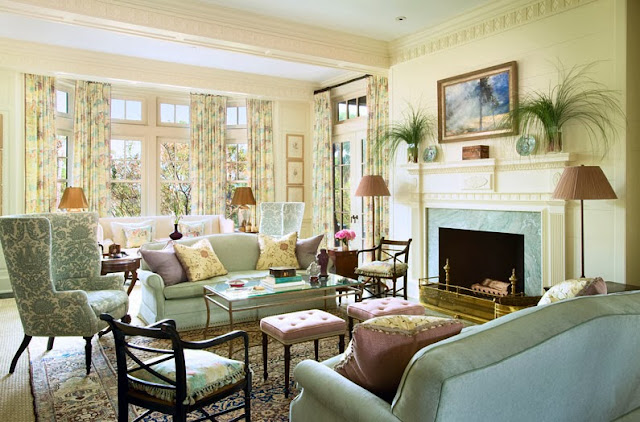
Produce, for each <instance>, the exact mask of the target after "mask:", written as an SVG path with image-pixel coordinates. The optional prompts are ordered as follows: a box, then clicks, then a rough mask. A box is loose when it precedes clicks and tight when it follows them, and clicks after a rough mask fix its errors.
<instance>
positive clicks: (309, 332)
mask: <svg viewBox="0 0 640 422" xmlns="http://www.w3.org/2000/svg"><path fill="white" fill-rule="evenodd" d="M346 329H347V324H346V322H345V321H344V320H343V319H341V318H338V317H337V316H335V315H331V314H330V313H328V312H324V311H320V310H318V309H310V310H308V311H299V312H291V313H289V314H282V315H274V316H270V317H266V318H262V319H261V320H260V330H262V365H263V370H264V379H265V380H266V379H267V344H268V342H269V338H268V337H267V336H269V337H272V338H274V339H275V340H278V341H279V342H280V343H282V344H283V345H284V382H285V385H284V396H285V397H289V364H290V362H291V345H292V344H297V343H302V342H305V341H311V340H313V345H314V349H315V355H316V356H315V357H316V360H318V340H319V339H321V338H326V337H333V336H340V340H339V342H338V349H339V351H340V353H342V352H344V335H345V332H346Z"/></svg>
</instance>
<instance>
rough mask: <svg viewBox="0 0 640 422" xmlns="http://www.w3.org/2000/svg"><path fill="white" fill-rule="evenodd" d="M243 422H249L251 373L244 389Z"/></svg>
mask: <svg viewBox="0 0 640 422" xmlns="http://www.w3.org/2000/svg"><path fill="white" fill-rule="evenodd" d="M244 420H245V422H251V373H249V375H248V378H247V385H246V386H245V387H244Z"/></svg>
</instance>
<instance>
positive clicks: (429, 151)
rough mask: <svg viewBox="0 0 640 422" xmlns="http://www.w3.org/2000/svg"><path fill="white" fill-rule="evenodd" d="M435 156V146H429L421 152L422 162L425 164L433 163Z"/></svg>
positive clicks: (436, 153)
mask: <svg viewBox="0 0 640 422" xmlns="http://www.w3.org/2000/svg"><path fill="white" fill-rule="evenodd" d="M437 156H438V147H436V146H435V145H429V146H428V147H426V148H425V149H424V151H423V152H422V160H423V161H424V162H425V163H432V162H434V161H435V160H436V157H437Z"/></svg>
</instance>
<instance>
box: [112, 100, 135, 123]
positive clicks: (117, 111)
mask: <svg viewBox="0 0 640 422" xmlns="http://www.w3.org/2000/svg"><path fill="white" fill-rule="evenodd" d="M111 119H112V120H123V121H131V122H142V121H143V120H142V101H141V100H128V99H121V98H113V99H112V100H111Z"/></svg>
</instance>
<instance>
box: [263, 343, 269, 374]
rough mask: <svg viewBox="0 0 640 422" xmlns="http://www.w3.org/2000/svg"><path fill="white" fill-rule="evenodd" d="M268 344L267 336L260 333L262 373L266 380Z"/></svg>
mask: <svg viewBox="0 0 640 422" xmlns="http://www.w3.org/2000/svg"><path fill="white" fill-rule="evenodd" d="M268 345H269V337H267V334H266V333H262V375H263V377H264V380H265V381H266V380H267V346H268Z"/></svg>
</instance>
